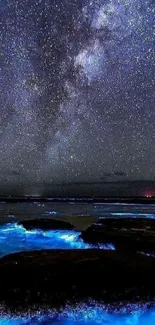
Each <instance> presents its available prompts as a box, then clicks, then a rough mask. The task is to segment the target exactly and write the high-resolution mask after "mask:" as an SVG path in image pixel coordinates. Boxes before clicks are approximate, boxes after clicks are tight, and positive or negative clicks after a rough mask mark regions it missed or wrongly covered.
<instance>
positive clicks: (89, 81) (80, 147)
mask: <svg viewBox="0 0 155 325" xmlns="http://www.w3.org/2000/svg"><path fill="white" fill-rule="evenodd" d="M154 15H155V3H154V0H23V1H21V0H0V109H1V112H0V155H1V156H0V182H1V189H2V188H4V187H7V188H11V187H12V186H16V185H17V184H18V186H23V188H24V187H25V188H26V190H25V191H26V193H28V194H32V193H30V192H31V191H29V184H38V185H37V186H38V187H39V186H42V184H46V183H48V184H50V183H51V184H52V183H55V184H58V183H68V182H71V183H72V182H73V183H76V182H90V183H94V182H98V181H99V182H100V181H101V182H103V183H104V182H117V181H125V180H129V181H131V180H150V181H154V180H155V96H154V94H155V91H154V90H155V89H154V87H155V86H154V80H155V78H154V77H155V43H154V39H155V34H154V32H155V28H154V27H153V24H154ZM22 194H23V193H22ZM33 194H35V192H34V193H33Z"/></svg>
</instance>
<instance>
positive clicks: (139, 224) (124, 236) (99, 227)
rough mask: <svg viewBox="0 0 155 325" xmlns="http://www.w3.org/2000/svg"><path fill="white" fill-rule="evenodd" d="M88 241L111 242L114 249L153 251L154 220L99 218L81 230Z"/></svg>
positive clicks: (154, 250) (154, 248)
mask: <svg viewBox="0 0 155 325" xmlns="http://www.w3.org/2000/svg"><path fill="white" fill-rule="evenodd" d="M81 237H82V239H83V240H84V241H86V242H88V243H93V244H96V243H112V244H113V245H114V246H115V248H116V249H119V250H132V251H135V252H136V251H144V252H155V221H154V220H149V219H143V218H139V219H134V218H124V219H120V218H118V219H117V218H116V219H100V220H99V221H98V222H97V223H96V224H93V225H91V226H90V227H88V228H87V229H86V230H85V231H83V232H82V234H81Z"/></svg>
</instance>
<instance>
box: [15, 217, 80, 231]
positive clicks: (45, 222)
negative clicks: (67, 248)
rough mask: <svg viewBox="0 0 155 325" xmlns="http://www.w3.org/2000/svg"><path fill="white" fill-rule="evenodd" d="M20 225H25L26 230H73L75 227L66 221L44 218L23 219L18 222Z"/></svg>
mask: <svg viewBox="0 0 155 325" xmlns="http://www.w3.org/2000/svg"><path fill="white" fill-rule="evenodd" d="M18 225H21V226H23V227H24V228H25V229H26V230H32V229H41V230H56V229H59V230H73V229H74V228H75V227H74V226H73V225H72V224H71V223H69V222H66V221H62V220H57V219H51V218H43V219H32V220H22V221H20V222H18Z"/></svg>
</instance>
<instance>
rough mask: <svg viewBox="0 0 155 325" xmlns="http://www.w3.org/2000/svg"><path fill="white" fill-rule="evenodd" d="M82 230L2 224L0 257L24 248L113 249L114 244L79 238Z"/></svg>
mask: <svg viewBox="0 0 155 325" xmlns="http://www.w3.org/2000/svg"><path fill="white" fill-rule="evenodd" d="M79 236H80V232H75V231H70V230H59V231H58V230H51V231H41V230H32V231H26V230H25V229H24V228H23V227H22V226H18V225H17V224H16V223H9V224H5V225H3V226H0V257H2V256H3V255H6V254H10V253H14V252H19V251H23V250H36V249H52V248H53V249H56V248H57V249H78V248H80V249H89V248H99V249H112V250H114V249H115V248H114V246H113V245H112V244H107V245H98V246H93V245H89V244H86V243H84V242H83V240H82V239H81V238H79Z"/></svg>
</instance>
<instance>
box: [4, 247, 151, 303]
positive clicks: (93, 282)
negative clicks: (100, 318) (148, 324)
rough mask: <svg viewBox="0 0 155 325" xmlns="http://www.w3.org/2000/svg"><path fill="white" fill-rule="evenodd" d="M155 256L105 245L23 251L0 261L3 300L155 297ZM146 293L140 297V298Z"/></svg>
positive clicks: (38, 300) (49, 301) (115, 300)
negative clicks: (80, 248) (87, 247)
mask: <svg viewBox="0 0 155 325" xmlns="http://www.w3.org/2000/svg"><path fill="white" fill-rule="evenodd" d="M154 274H155V259H154V258H151V257H147V256H141V255H136V254H128V255H127V254H124V253H121V252H116V251H102V250H76V251H74V250H71V251H65V250H42V251H33V252H20V253H15V254H11V255H8V256H5V257H3V258H2V259H1V260H0V278H1V279H3V280H2V281H1V282H0V303H5V305H7V306H9V307H10V306H15V307H16V308H19V307H20V308H24V307H25V308H28V306H32V305H34V304H35V305H36V304H38V305H40V306H41V305H43V304H44V305H45V304H49V305H50V306H51V307H57V306H62V305H64V304H65V303H66V302H68V301H69V302H71V303H73V302H77V301H79V300H80V301H81V300H83V299H88V298H92V299H96V300H102V301H104V302H108V303H109V302H120V301H121V302H122V301H124V302H125V301H130V302H132V301H135V300H140V301H143V300H145V299H148V297H149V299H150V297H155V276H154ZM139 297H140V298H139Z"/></svg>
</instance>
